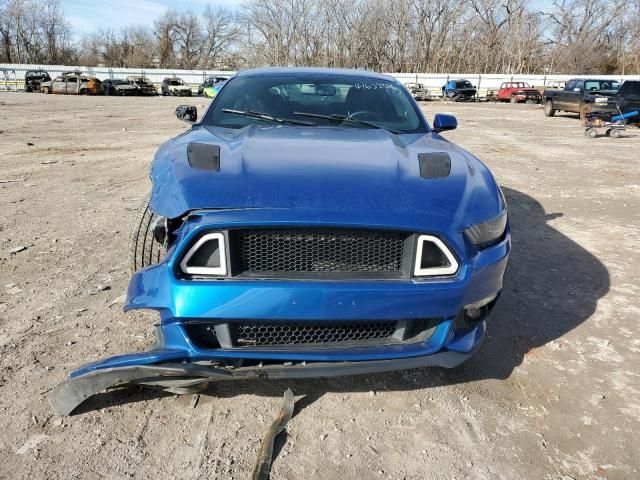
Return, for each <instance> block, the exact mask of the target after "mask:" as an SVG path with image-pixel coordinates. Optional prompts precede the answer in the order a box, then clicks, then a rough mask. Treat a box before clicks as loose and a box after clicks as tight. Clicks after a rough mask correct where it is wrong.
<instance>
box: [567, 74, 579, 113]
mask: <svg viewBox="0 0 640 480" xmlns="http://www.w3.org/2000/svg"><path fill="white" fill-rule="evenodd" d="M569 83H570V84H571V85H569V84H567V87H569V86H570V87H571V88H568V89H567V90H568V91H567V92H566V95H565V97H564V107H563V110H564V111H566V112H579V111H580V103H581V102H582V96H583V95H584V80H574V81H573V82H569Z"/></svg>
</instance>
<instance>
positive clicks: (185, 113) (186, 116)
mask: <svg viewBox="0 0 640 480" xmlns="http://www.w3.org/2000/svg"><path fill="white" fill-rule="evenodd" d="M176 117H178V120H182V121H183V122H187V123H195V122H196V120H198V109H197V108H196V107H194V106H193V105H178V108H176Z"/></svg>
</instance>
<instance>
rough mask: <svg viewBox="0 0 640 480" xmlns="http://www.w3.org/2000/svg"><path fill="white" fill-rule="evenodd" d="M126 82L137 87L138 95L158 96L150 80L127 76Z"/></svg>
mask: <svg viewBox="0 0 640 480" xmlns="http://www.w3.org/2000/svg"><path fill="white" fill-rule="evenodd" d="M126 80H127V82H129V83H130V84H132V85H135V86H136V87H138V95H149V96H151V95H158V91H157V90H156V87H154V86H153V83H152V82H151V80H149V79H148V78H147V77H142V76H139V77H138V76H129V77H127V78H126Z"/></svg>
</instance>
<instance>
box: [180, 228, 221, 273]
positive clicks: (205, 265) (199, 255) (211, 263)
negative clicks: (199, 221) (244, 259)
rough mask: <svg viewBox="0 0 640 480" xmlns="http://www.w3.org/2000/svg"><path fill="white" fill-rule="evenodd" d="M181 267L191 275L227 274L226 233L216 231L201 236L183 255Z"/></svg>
mask: <svg viewBox="0 0 640 480" xmlns="http://www.w3.org/2000/svg"><path fill="white" fill-rule="evenodd" d="M180 269H181V270H182V271H183V272H184V273H186V274H189V275H206V276H212V275H215V276H225V275H226V274H227V248H226V242H225V237H224V234H223V233H221V232H215V233H207V234H206V235H203V236H202V237H200V238H199V239H198V241H197V242H196V243H194V244H193V246H192V247H191V248H190V249H189V251H188V252H187V253H186V255H185V256H184V257H183V259H182V261H181V262H180Z"/></svg>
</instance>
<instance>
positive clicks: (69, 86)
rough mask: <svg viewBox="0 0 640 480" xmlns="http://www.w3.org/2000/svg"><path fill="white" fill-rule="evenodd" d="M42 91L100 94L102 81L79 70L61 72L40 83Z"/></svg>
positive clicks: (66, 93) (67, 93)
mask: <svg viewBox="0 0 640 480" xmlns="http://www.w3.org/2000/svg"><path fill="white" fill-rule="evenodd" d="M40 91H41V92H42V93H56V94H61V95H101V94H102V93H103V89H102V82H101V81H100V80H99V79H97V78H96V77H93V76H91V75H85V74H83V73H81V72H79V71H73V72H63V73H62V75H60V76H59V77H56V78H55V79H53V80H50V81H48V82H42V84H41V85H40Z"/></svg>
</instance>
